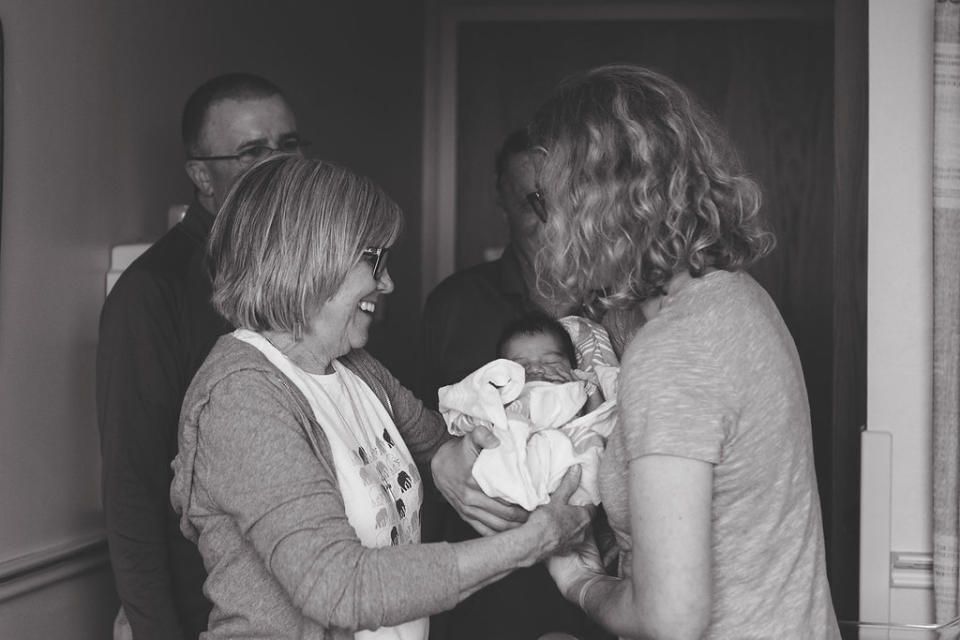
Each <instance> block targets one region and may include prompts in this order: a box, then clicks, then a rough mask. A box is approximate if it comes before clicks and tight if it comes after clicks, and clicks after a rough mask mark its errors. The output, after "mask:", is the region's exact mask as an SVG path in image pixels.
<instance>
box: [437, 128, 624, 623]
mask: <svg viewBox="0 0 960 640" xmlns="http://www.w3.org/2000/svg"><path fill="white" fill-rule="evenodd" d="M538 153H542V150H538V149H536V148H534V147H532V146H531V144H530V140H529V138H528V136H527V134H526V132H525V131H522V130H521V131H516V132H514V133H512V134H510V135H509V136H508V137H507V138H506V140H505V141H504V143H503V145H502V147H501V149H500V151H499V152H498V153H497V157H496V162H495V170H496V191H497V205H498V206H499V207H500V209H501V210H502V211H503V213H504V214H505V215H506V220H507V226H508V228H509V235H510V243H509V244H508V245H507V248H506V249H505V250H504V253H503V255H502V256H501V257H500V258H499V259H498V260H494V261H492V262H487V263H483V264H479V265H476V266H472V267H468V268H466V269H463V270H461V271H458V272H457V273H455V274H453V275H452V276H450V277H449V278H447V279H446V280H444V281H443V282H441V283H440V284H439V285H437V287H436V288H435V289H434V290H433V291H432V292H431V293H430V295H429V296H428V298H427V302H426V305H425V307H424V311H423V338H424V341H423V365H424V371H423V374H424V377H423V383H422V385H421V398H422V399H423V401H424V403H426V404H427V405H428V406H432V407H434V408H436V406H437V390H438V389H439V388H440V387H442V386H445V385H448V384H453V383H454V382H459V381H460V380H462V379H463V378H464V377H465V376H466V375H467V374H469V373H471V372H473V371H474V370H476V369H477V368H478V367H480V366H481V365H483V364H486V363H487V362H489V361H490V360H493V359H494V358H495V357H496V355H497V341H498V340H499V338H500V334H501V333H502V331H503V329H504V328H505V327H506V326H507V325H508V324H510V323H511V322H512V321H514V320H516V319H517V318H519V317H520V316H523V315H527V314H529V313H532V312H541V313H547V314H548V315H551V316H553V317H559V316H562V315H565V313H566V311H567V310H565V309H558V308H556V307H555V305H554V304H553V301H551V300H549V299H547V298H545V297H543V296H542V295H541V294H540V293H539V292H538V291H537V287H536V275H535V273H534V268H533V261H534V257H535V256H536V252H537V249H538V248H539V242H540V232H541V230H542V228H543V225H544V223H545V222H546V216H547V215H548V212H547V211H546V209H545V207H544V201H543V197H542V196H541V195H540V193H539V191H538V190H537V186H536V170H537V160H538ZM431 506H432V507H433V510H434V511H433V512H431V511H430V510H429V509H430V508H431ZM487 506H492V505H489V504H488V505H487ZM510 510H516V512H518V513H516V512H515V513H507V511H510ZM500 511H501V509H499V508H496V507H494V509H493V511H492V512H491V513H488V514H484V515H479V512H476V513H478V517H479V518H483V520H482V521H480V522H479V525H480V527H481V528H483V527H487V528H489V529H490V530H499V529H500V528H502V527H504V526H509V524H507V523H506V522H502V521H501V522H498V521H497V518H500V517H501V515H500V514H499V512H500ZM507 511H503V514H502V517H503V518H504V519H505V520H511V519H513V518H517V517H520V518H523V517H525V516H524V515H523V514H524V513H525V512H523V510H522V509H520V508H519V507H511V508H510V509H508V510H507ZM423 517H424V522H423V531H424V542H431V541H434V540H437V539H443V540H447V541H449V542H459V541H461V540H468V539H471V538H475V537H477V535H478V534H477V532H476V531H475V530H474V528H473V527H472V526H471V525H470V524H468V523H467V522H466V521H464V520H462V519H461V518H460V517H459V516H458V515H457V514H456V513H455V512H454V510H453V509H452V508H449V507H447V506H446V505H442V506H441V507H440V508H439V509H438V508H437V506H436V501H431V502H425V503H424V516H423ZM550 631H565V632H567V633H571V634H573V635H575V636H577V637H578V638H581V640H588V639H589V640H592V639H594V638H606V637H609V636H607V635H605V634H604V633H603V632H602V631H601V630H600V629H599V627H597V626H596V625H595V624H594V623H592V622H591V621H590V620H589V619H588V618H587V616H586V614H584V613H583V611H582V610H580V609H579V608H578V607H576V606H574V605H572V604H571V603H570V602H568V601H567V600H566V599H565V598H564V597H563V596H562V595H561V594H560V592H559V591H558V590H557V588H556V586H555V584H554V583H553V580H552V579H551V578H550V575H549V574H548V573H547V570H546V568H545V567H544V566H543V565H536V566H533V567H530V568H526V569H518V570H517V571H514V572H513V573H511V574H510V575H508V576H507V577H506V578H504V579H503V580H500V581H499V582H496V583H494V584H491V585H490V586H488V587H485V588H483V589H481V590H480V591H478V592H477V593H475V594H473V595H472V596H470V597H469V598H467V599H466V600H464V601H463V602H461V603H460V604H459V605H457V607H456V608H454V609H453V610H452V611H449V612H447V613H444V614H440V615H439V616H434V618H433V620H432V621H431V629H430V639H431V640H531V639H533V638H537V637H539V636H541V635H543V634H545V633H547V632H550Z"/></svg>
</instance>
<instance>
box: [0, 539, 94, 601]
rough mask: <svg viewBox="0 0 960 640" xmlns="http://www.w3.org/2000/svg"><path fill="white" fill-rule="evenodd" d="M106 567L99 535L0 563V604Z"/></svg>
mask: <svg viewBox="0 0 960 640" xmlns="http://www.w3.org/2000/svg"><path fill="white" fill-rule="evenodd" d="M109 564H110V557H109V554H108V553H107V539H106V537H105V536H104V535H103V534H98V535H94V536H87V537H83V538H77V539H76V540H71V541H69V542H66V543H64V544H62V545H57V546H55V547H51V548H49V549H43V550H41V551H35V552H32V553H28V554H26V555H23V556H20V557H19V558H14V559H12V560H7V561H6V562H2V563H0V603H3V602H6V601H8V600H12V599H13V598H16V597H18V596H22V595H24V594H26V593H29V592H31V591H36V590H38V589H43V588H45V587H48V586H50V585H53V584H55V583H57V582H61V581H63V580H66V579H68V578H72V577H74V576H78V575H80V574H83V573H87V572H88V571H93V570H96V569H100V568H103V567H105V566H109Z"/></svg>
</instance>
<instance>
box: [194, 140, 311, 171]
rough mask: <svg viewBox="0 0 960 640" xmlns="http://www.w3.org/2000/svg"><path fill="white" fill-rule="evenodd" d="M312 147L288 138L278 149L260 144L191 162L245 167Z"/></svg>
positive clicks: (195, 157)
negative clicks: (227, 162) (225, 162)
mask: <svg viewBox="0 0 960 640" xmlns="http://www.w3.org/2000/svg"><path fill="white" fill-rule="evenodd" d="M309 147H310V143H309V142H307V141H306V140H301V139H300V138H288V139H287V140H283V141H282V142H280V144H279V146H277V147H276V148H274V147H271V146H270V145H267V144H258V145H254V146H252V147H246V148H245V149H241V150H240V151H238V152H237V153H233V154H230V155H225V156H190V157H189V158H188V159H189V160H236V161H237V162H239V163H240V164H242V165H243V166H245V167H249V166H252V165H254V164H255V163H257V162H259V161H261V160H263V159H264V158H268V157H270V156H272V155H273V154H275V153H300V154H303V153H305V152H306V150H307V149H308V148H309Z"/></svg>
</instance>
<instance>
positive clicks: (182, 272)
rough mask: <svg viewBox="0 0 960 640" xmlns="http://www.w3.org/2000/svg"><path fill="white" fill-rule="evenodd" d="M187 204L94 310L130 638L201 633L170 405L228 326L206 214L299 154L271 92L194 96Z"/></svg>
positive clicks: (110, 509)
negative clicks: (265, 165)
mask: <svg viewBox="0 0 960 640" xmlns="http://www.w3.org/2000/svg"><path fill="white" fill-rule="evenodd" d="M181 133H182V136H183V144H184V150H185V152H186V155H187V160H186V165H185V166H186V171H187V175H188V176H189V177H190V180H191V182H193V185H194V193H195V198H194V201H193V203H192V204H191V205H190V207H189V209H188V210H187V213H186V215H185V216H184V218H183V220H182V221H180V222H179V223H178V224H177V225H176V226H174V227H173V228H172V229H171V230H170V231H169V232H168V233H167V234H165V235H164V236H163V237H162V238H161V239H160V240H158V241H157V242H156V243H155V244H154V245H153V246H152V247H150V249H148V250H147V251H146V252H145V253H144V254H143V255H142V256H140V257H139V258H138V259H137V260H136V261H135V262H134V263H133V264H132V265H130V267H129V268H127V269H126V270H125V271H124V273H123V275H122V276H121V277H120V279H119V280H118V281H117V283H116V285H115V286H114V287H113V289H112V290H111V292H110V295H109V296H108V297H107V300H106V302H105V303H104V307H103V311H102V313H101V316H100V340H99V344H98V348H97V414H98V420H99V425H100V440H101V453H102V459H103V468H102V484H103V507H104V515H105V519H106V528H107V537H108V541H109V547H110V560H111V564H112V566H113V572H114V577H115V579H116V585H117V591H118V593H119V595H120V600H121V603H122V605H123V608H122V611H121V615H120V616H119V617H118V624H119V626H123V617H124V614H125V615H126V618H127V619H128V620H129V625H130V627H131V628H132V632H133V636H134V637H135V638H136V639H137V640H149V639H151V638H158V639H159V638H163V639H165V640H174V639H175V640H180V639H190V640H193V639H195V638H197V637H198V636H199V634H200V633H201V632H202V631H204V630H205V629H206V628H207V617H208V615H209V613H210V604H209V602H208V601H207V600H206V598H205V597H204V596H203V593H202V591H201V587H202V584H203V581H204V579H205V578H206V573H205V571H204V568H203V562H202V560H201V558H200V554H199V553H198V551H197V548H196V546H195V545H194V544H193V543H192V542H189V541H188V540H187V539H186V538H184V537H183V536H182V534H181V533H180V527H179V520H178V518H177V517H176V514H175V513H174V511H173V509H172V507H171V505H170V495H169V492H170V482H171V480H172V472H171V469H170V462H171V460H172V459H173V458H174V456H175V455H176V453H177V426H178V421H179V416H180V405H181V403H182V401H183V396H184V393H185V392H186V389H187V386H188V385H189V384H190V381H191V379H192V378H193V375H194V373H195V372H196V371H197V369H198V368H199V367H200V364H201V363H202V362H203V360H204V358H206V356H207V353H208V352H209V350H210V349H211V347H212V346H213V344H214V342H216V340H217V338H218V337H219V336H220V335H222V334H223V333H226V332H228V331H230V330H231V329H232V328H231V327H230V326H229V325H228V324H227V323H226V321H224V320H223V319H222V318H221V317H220V316H219V315H217V313H216V312H215V311H214V310H213V307H212V306H211V305H210V291H211V284H210V281H209V278H208V276H207V274H206V271H205V269H204V265H203V253H204V245H205V242H206V239H207V236H208V235H209V233H210V228H211V226H212V225H213V220H214V216H215V215H216V212H217V211H218V209H219V208H220V205H221V204H222V203H223V200H224V198H225V197H226V195H227V192H228V191H229V189H230V187H231V185H232V184H233V182H234V181H235V180H236V179H237V177H238V176H239V175H240V174H241V173H243V172H244V171H245V170H246V169H248V168H249V167H250V166H252V165H253V164H254V163H256V161H257V160H260V159H262V158H265V157H267V156H269V155H271V154H273V153H276V152H294V153H299V152H301V151H302V149H303V148H304V146H305V143H304V141H302V140H301V139H300V136H299V134H298V133H297V123H296V119H295V117H294V115H293V111H292V110H291V108H290V105H289V104H288V103H287V100H286V98H285V97H284V96H283V94H282V93H281V92H280V90H279V89H278V88H277V87H276V86H275V85H273V84H272V83H270V82H269V81H267V80H264V79H263V78H260V77H258V76H254V75H250V74H245V73H232V74H227V75H223V76H218V77H216V78H213V79H212V80H209V81H208V82H206V83H204V84H203V85H202V86H200V87H199V88H198V89H197V90H196V91H194V93H193V94H192V95H191V96H190V98H189V99H188V100H187V103H186V105H185V107H184V111H183V120H182V132H181Z"/></svg>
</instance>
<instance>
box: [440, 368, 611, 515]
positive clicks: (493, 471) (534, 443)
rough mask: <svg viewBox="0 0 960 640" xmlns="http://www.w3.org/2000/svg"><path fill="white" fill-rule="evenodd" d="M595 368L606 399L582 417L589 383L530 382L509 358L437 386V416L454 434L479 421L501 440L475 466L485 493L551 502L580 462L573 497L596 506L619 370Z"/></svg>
mask: <svg viewBox="0 0 960 640" xmlns="http://www.w3.org/2000/svg"><path fill="white" fill-rule="evenodd" d="M593 369H594V372H593V373H594V374H595V376H596V381H597V383H598V384H599V386H600V389H601V390H602V391H603V395H604V398H606V400H604V402H603V403H602V404H601V405H600V406H599V407H597V408H596V409H594V410H593V411H591V412H590V413H588V414H587V415H584V416H580V417H577V413H578V412H579V411H580V409H581V408H582V407H583V405H584V403H585V402H586V400H587V391H586V388H585V382H584V381H575V382H566V383H550V382H529V383H525V375H524V371H523V367H522V366H521V365H519V364H517V363H516V362H512V361H510V360H504V359H499V360H494V361H493V362H490V363H487V364H486V365H484V366H482V367H480V368H479V369H477V370H476V371H474V372H473V373H471V374H470V375H469V376H467V377H466V378H464V379H463V380H461V381H460V382H458V383H455V384H452V385H449V386H446V387H443V388H441V389H440V391H439V407H440V413H441V414H442V415H443V417H444V420H445V421H446V423H447V429H448V430H449V431H450V433H452V434H454V435H458V436H462V435H464V434H465V433H468V432H469V431H471V430H472V429H473V428H474V426H475V424H476V423H477V422H478V421H479V422H480V423H483V424H486V425H488V426H490V428H491V429H492V430H493V433H494V435H496V436H497V438H499V440H500V446H498V447H495V448H493V449H484V450H482V451H481V452H480V455H479V456H478V457H477V460H476V462H475V463H474V465H473V477H474V479H476V481H477V484H479V485H480V488H481V489H483V491H484V492H485V493H486V494H487V495H489V496H491V497H495V498H503V499H504V500H507V501H509V502H513V503H515V504H518V505H520V506H521V507H523V508H524V509H527V510H533V509H535V508H536V507H537V506H538V505H541V504H546V503H547V502H549V500H550V493H551V492H552V491H554V490H555V489H556V488H557V486H558V485H559V484H560V480H561V479H562V478H563V475H564V473H566V471H567V469H569V468H570V466H572V465H574V464H577V463H579V464H580V465H581V475H580V486H579V487H578V489H577V491H576V492H575V493H574V494H573V496H572V497H571V499H570V502H571V503H572V504H581V505H583V504H599V502H600V496H599V491H598V490H597V470H598V467H599V463H600V454H601V453H602V452H603V446H604V443H605V442H606V438H607V436H609V435H610V432H611V431H612V430H613V426H614V422H615V419H616V401H615V398H616V382H617V376H618V374H619V368H618V367H613V366H603V365H599V366H595V367H594V368H593ZM576 375H578V377H580V376H581V375H582V376H583V377H585V378H588V377H591V374H586V373H583V372H576Z"/></svg>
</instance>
